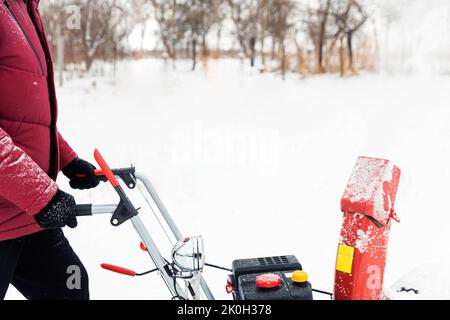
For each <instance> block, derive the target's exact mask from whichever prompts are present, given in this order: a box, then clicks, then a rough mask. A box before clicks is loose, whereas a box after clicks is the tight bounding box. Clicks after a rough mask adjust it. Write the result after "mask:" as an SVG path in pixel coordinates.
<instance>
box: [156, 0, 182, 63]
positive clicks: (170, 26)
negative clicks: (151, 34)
mask: <svg viewBox="0 0 450 320" xmlns="http://www.w3.org/2000/svg"><path fill="white" fill-rule="evenodd" d="M150 2H151V4H152V6H153V10H154V18H155V20H156V22H157V23H158V26H159V37H160V39H161V42H162V44H163V46H164V50H165V52H166V54H167V56H168V57H169V58H171V59H173V60H175V59H176V56H177V45H178V44H179V43H180V42H181V41H182V39H183V38H184V33H185V30H184V29H183V27H184V26H183V21H184V20H185V17H184V10H181V9H182V8H183V6H184V1H180V0H150Z"/></svg>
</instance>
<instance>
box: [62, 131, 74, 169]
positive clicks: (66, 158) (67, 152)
mask: <svg viewBox="0 0 450 320" xmlns="http://www.w3.org/2000/svg"><path fill="white" fill-rule="evenodd" d="M58 142H59V167H60V168H61V169H64V167H65V166H67V165H68V164H69V163H71V162H72V161H73V160H75V159H76V158H77V157H78V156H77V154H76V153H75V151H73V149H72V148H71V147H70V146H69V144H68V143H67V141H66V140H64V138H63V137H62V135H61V134H60V133H59V132H58Z"/></svg>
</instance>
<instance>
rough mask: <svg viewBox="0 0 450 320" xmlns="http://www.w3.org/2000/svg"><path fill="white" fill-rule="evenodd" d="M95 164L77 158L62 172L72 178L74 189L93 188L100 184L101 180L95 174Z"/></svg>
mask: <svg viewBox="0 0 450 320" xmlns="http://www.w3.org/2000/svg"><path fill="white" fill-rule="evenodd" d="M95 169H96V168H95V166H94V165H93V164H91V163H89V162H87V161H85V160H83V159H80V158H76V159H75V160H73V161H72V162H71V163H69V164H68V165H67V166H65V167H64V169H63V170H62V172H63V173H64V175H65V176H66V177H67V178H69V179H70V182H69V183H70V186H71V187H72V188H73V189H81V190H84V189H92V188H95V187H96V186H98V184H99V183H100V180H99V179H98V177H97V176H96V175H95V174H94V170H95Z"/></svg>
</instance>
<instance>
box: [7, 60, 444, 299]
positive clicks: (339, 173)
mask: <svg viewBox="0 0 450 320" xmlns="http://www.w3.org/2000/svg"><path fill="white" fill-rule="evenodd" d="M449 88H450V77H449V76H439V77H438V76H426V77H425V76H422V77H419V76H410V77H406V76H386V75H376V74H364V75H361V76H359V77H353V78H347V79H339V78H337V77H336V76H316V77H310V78H305V79H301V78H299V77H297V76H290V77H289V78H288V80H287V81H285V82H283V81H281V79H280V78H277V77H275V76H273V75H259V74H253V73H252V72H251V71H250V70H247V69H245V68H242V67H241V66H240V64H239V63H238V62H235V61H227V60H225V61H220V62H211V63H210V65H209V69H208V71H207V72H205V71H204V70H198V71H197V72H194V73H192V72H190V71H188V66H187V65H186V66H184V65H182V64H179V65H178V69H177V70H176V71H174V70H172V69H171V68H168V69H166V68H165V67H164V66H163V64H162V63H161V61H157V60H143V61H132V62H131V61H130V62H124V63H122V64H121V65H120V68H119V72H118V74H117V77H116V78H115V79H113V78H112V77H109V76H105V77H95V78H94V77H88V78H84V79H79V80H73V81H71V82H68V83H66V84H65V86H64V87H63V88H59V103H60V119H59V123H60V130H61V131H62V133H63V135H64V136H65V137H66V139H67V140H68V141H69V142H70V143H71V144H72V146H73V148H74V149H75V150H76V151H77V152H78V153H79V155H80V156H82V157H84V158H87V159H89V160H91V161H93V155H92V154H93V150H94V148H95V147H98V148H99V149H100V150H101V152H102V153H103V155H104V157H105V158H106V159H107V160H108V161H109V162H110V164H111V165H112V166H115V167H122V166H128V165H130V164H131V163H132V164H134V165H135V166H136V167H137V168H138V170H139V171H142V172H143V173H145V174H147V175H148V176H149V177H150V179H152V181H153V183H154V185H155V186H156V188H157V189H158V191H159V193H160V196H161V198H162V199H163V201H164V202H165V204H166V206H167V207H168V209H169V211H170V212H171V213H172V215H173V216H174V218H175V220H176V221H177V222H178V224H179V227H180V228H181V229H182V231H184V233H185V234H186V235H196V234H202V235H203V237H204V239H205V242H206V254H207V261H208V262H210V263H215V264H220V265H225V266H227V265H230V264H231V261H232V260H233V259H236V258H247V257H257V256H268V255H279V254H295V255H297V257H298V258H299V259H300V260H301V263H302V264H303V267H304V269H305V270H306V271H307V272H308V273H309V276H310V280H311V282H312V283H313V286H314V287H316V288H318V289H322V290H330V291H331V290H332V288H333V278H334V265H335V254H336V248H337V243H338V237H339V230H340V227H341V222H342V215H341V212H340V208H339V202H340V197H341V195H342V193H343V191H344V187H345V185H346V183H347V180H348V178H349V175H350V173H351V171H352V168H353V165H354V163H355V161H356V159H357V157H358V156H359V155H366V156H374V157H382V158H387V159H390V160H392V161H393V162H394V163H396V164H397V165H398V166H399V167H400V168H401V169H402V178H401V182H400V187H399V194H398V196H397V204H396V209H397V212H398V214H399V217H400V219H401V220H402V221H401V223H400V224H396V223H394V225H393V227H392V232H391V239H390V248H389V254H388V263H387V268H386V277H385V286H386V287H389V286H390V285H391V284H393V283H394V282H395V281H396V280H397V279H399V278H400V277H402V276H403V275H404V274H405V273H407V272H409V271H410V270H412V269H414V268H416V267H417V266H419V265H422V264H424V263H426V264H430V263H433V262H436V263H438V264H435V265H434V267H430V266H425V267H423V268H421V269H420V270H419V273H420V272H422V276H421V277H420V279H419V280H420V281H419V283H420V285H421V286H424V287H426V288H427V289H426V290H427V295H425V296H424V297H425V298H448V299H450V292H449V290H448V288H449V286H448V285H450V281H449V277H448V274H446V272H443V269H442V268H445V267H444V266H445V265H443V264H439V261H441V260H445V259H447V258H448V257H449V256H450V248H449V247H448V243H450V233H449V232H448V223H449V222H450V217H449V213H448V212H447V208H446V200H447V199H448V198H449V194H450V187H449V181H450V166H449V164H450V108H449V101H450V90H449ZM59 183H60V185H61V187H62V188H64V189H65V190H68V191H69V188H68V184H67V182H66V180H65V178H64V177H61V178H60V180H59ZM70 192H72V194H74V195H75V196H76V198H77V201H78V202H79V203H88V202H95V203H114V202H116V201H117V198H116V195H115V194H114V193H113V192H112V191H111V190H110V186H108V185H102V186H101V187H99V188H98V189H96V190H94V191H88V192H76V191H72V190H70ZM143 214H146V213H143ZM155 224H156V223H155V222H154V223H152V224H151V225H153V226H154V225H155ZM66 235H67V236H68V237H69V238H70V240H71V243H72V246H73V247H74V248H75V250H76V251H77V252H78V253H79V255H80V257H81V258H82V260H83V261H84V263H85V265H86V267H87V269H88V270H89V272H90V281H91V294H92V298H94V299H166V298H169V294H168V292H167V290H166V289H165V287H164V285H163V283H162V281H161V280H160V279H159V277H158V276H156V275H150V276H147V277H145V278H128V277H124V276H120V275H116V274H113V273H109V272H106V271H103V270H101V269H100V267H99V264H100V263H101V262H109V263H113V264H119V265H122V266H124V267H129V268H132V269H136V270H138V271H144V270H147V269H149V268H151V267H152V266H151V265H150V264H149V263H148V262H149V259H148V257H147V256H146V254H145V253H144V252H142V251H141V250H140V249H139V241H138V239H137V237H136V235H135V233H134V230H133V229H132V227H131V226H128V225H124V226H122V227H120V228H113V227H112V226H111V225H110V224H109V221H108V217H93V218H83V219H80V223H79V227H78V228H77V229H75V230H67V231H66ZM156 237H157V238H158V239H161V240H162V241H164V240H165V239H164V237H163V235H162V234H160V233H159V234H157V236H156ZM167 247H168V246H167ZM436 266H437V267H436ZM436 269H437V270H436ZM436 271H440V272H438V273H437V272H436ZM423 273H425V275H423ZM427 273H434V274H435V276H434V278H433V279H431V278H429V277H428V278H427ZM205 274H206V275H205V276H206V279H207V280H209V283H210V286H211V288H212V290H213V291H214V292H215V293H216V296H217V297H218V298H224V299H229V298H230V297H229V296H228V295H227V294H226V293H225V290H224V285H225V281H226V273H224V272H222V271H216V270H209V269H207V270H206V272H205ZM436 274H439V278H438V279H436ZM417 277H418V276H417V271H416V272H415V273H414V274H413V278H414V279H417ZM408 281H409V282H408ZM436 281H438V282H440V286H439V287H436V286H433V285H432V284H433V283H435V282H436ZM410 282H411V281H410V279H407V281H406V283H410ZM403 283H405V281H403ZM396 286H397V287H399V286H400V289H401V287H402V286H403V284H402V283H400V284H398V283H397V284H396ZM397 287H395V286H394V289H392V290H391V291H392V292H393V293H392V292H391V293H392V294H391V295H390V296H391V297H393V296H392V295H394V296H395V297H397V296H399V297H405V298H411V297H412V296H411V293H409V294H408V295H404V294H398V293H396V289H395V288H397ZM438 288H447V290H445V291H443V290H440V294H438V293H437V292H436V291H437V290H438ZM433 290H434V291H433ZM7 297H8V298H10V299H16V298H20V295H19V294H18V293H17V292H16V291H15V290H13V289H11V290H10V292H9V293H8V296H7ZM316 298H320V297H319V296H316Z"/></svg>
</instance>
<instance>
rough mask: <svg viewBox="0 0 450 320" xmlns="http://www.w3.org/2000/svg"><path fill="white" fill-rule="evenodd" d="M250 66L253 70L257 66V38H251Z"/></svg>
mask: <svg viewBox="0 0 450 320" xmlns="http://www.w3.org/2000/svg"><path fill="white" fill-rule="evenodd" d="M249 42H250V43H249V45H250V66H251V67H252V68H253V67H254V66H255V46H256V37H252V38H250V41H249Z"/></svg>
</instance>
